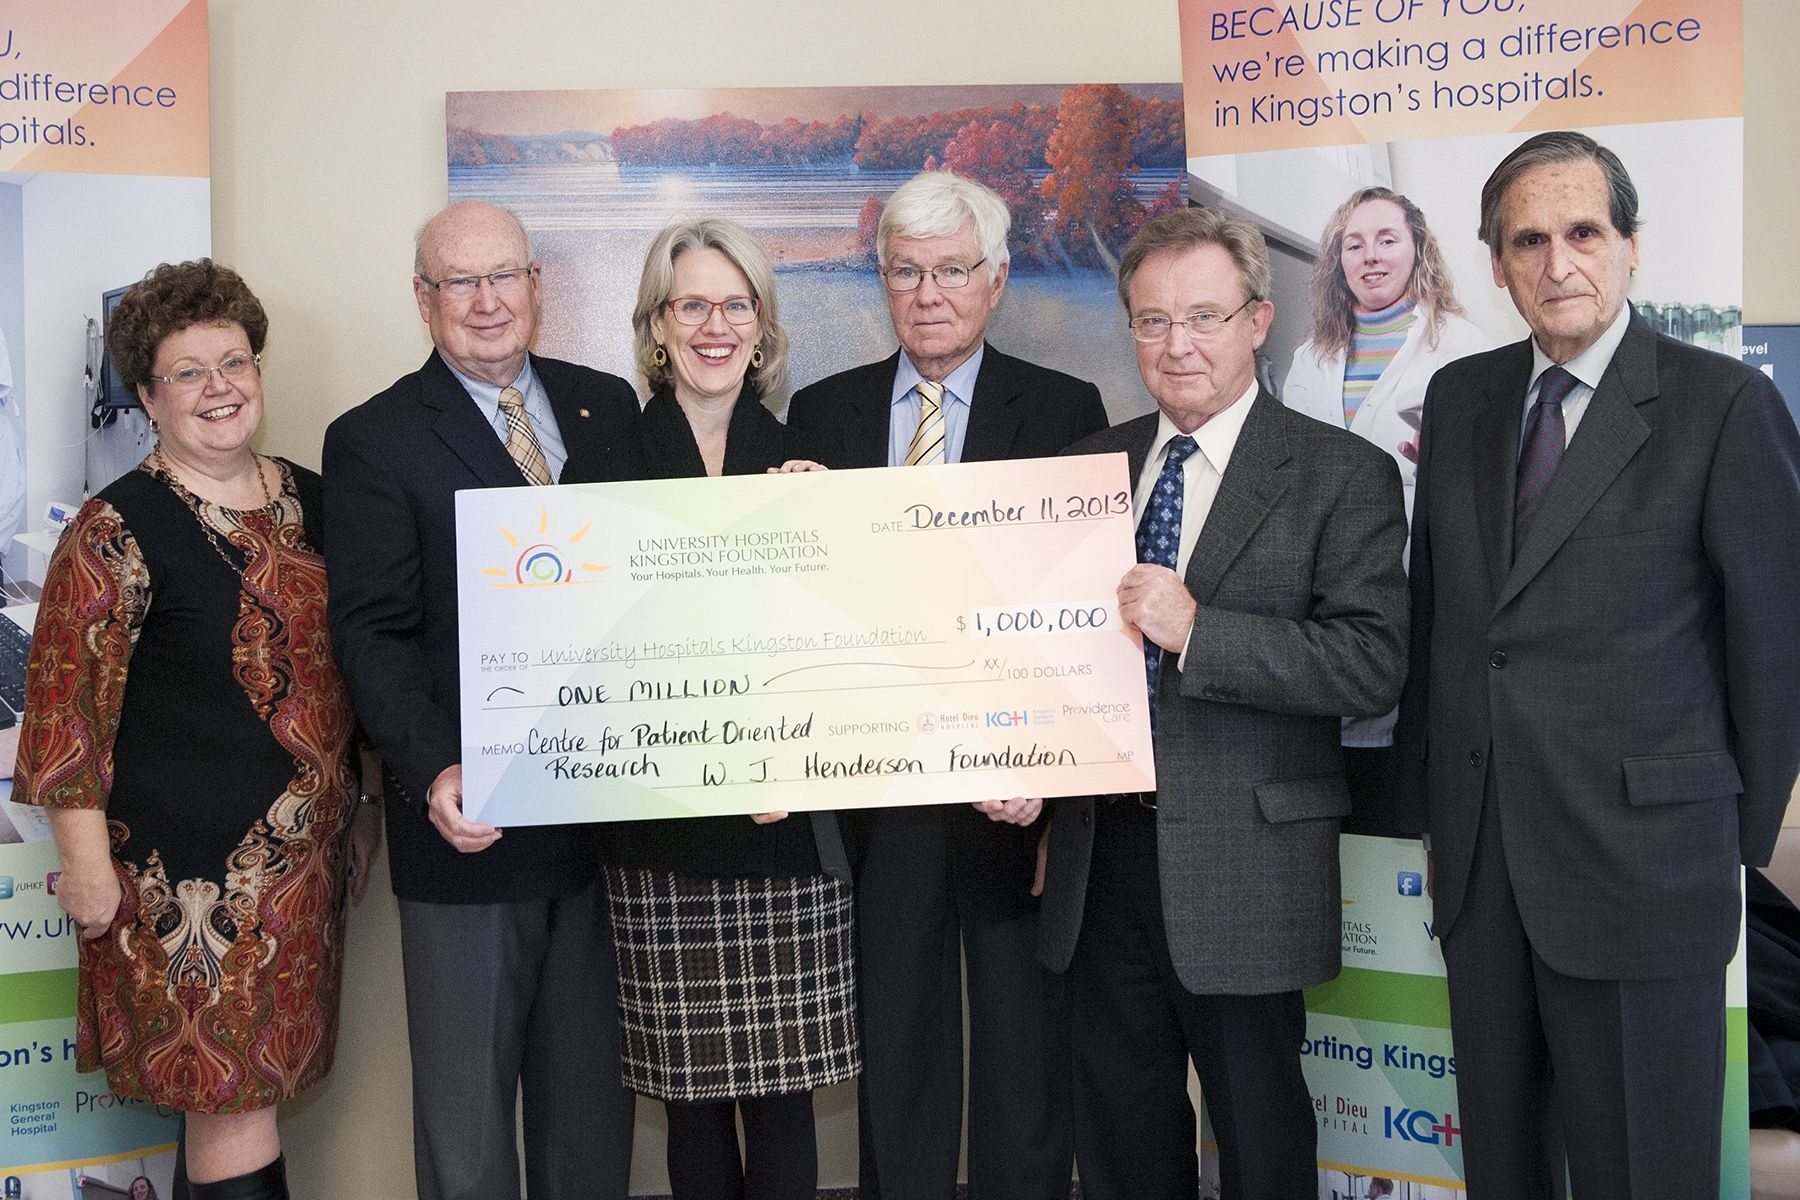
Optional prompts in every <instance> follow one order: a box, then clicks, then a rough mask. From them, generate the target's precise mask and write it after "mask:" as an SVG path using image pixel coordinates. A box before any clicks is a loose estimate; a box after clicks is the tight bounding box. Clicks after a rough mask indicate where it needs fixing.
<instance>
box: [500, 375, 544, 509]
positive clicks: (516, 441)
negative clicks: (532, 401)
mask: <svg viewBox="0 0 1800 1200" xmlns="http://www.w3.org/2000/svg"><path fill="white" fill-rule="evenodd" d="M500 412H501V414H502V415H503V416H505V418H506V452H507V453H508V454H510V455H512V460H513V461H514V462H516V463H518V464H519V471H520V473H522V474H523V475H524V476H525V478H526V479H528V480H529V481H531V482H532V483H535V484H537V485H538V486H539V487H543V486H544V485H545V484H547V483H549V482H550V464H549V463H547V462H545V461H544V448H543V447H542V446H540V445H538V440H537V433H536V432H535V431H534V430H533V429H532V428H531V418H530V417H527V416H526V415H525V396H524V394H523V393H522V392H520V391H519V389H518V388H510V387H509V388H501V389H500Z"/></svg>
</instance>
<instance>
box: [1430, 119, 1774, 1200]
mask: <svg viewBox="0 0 1800 1200" xmlns="http://www.w3.org/2000/svg"><path fill="white" fill-rule="evenodd" d="M1637 208H1638V204H1637V192H1636V189H1635V188H1634V187H1633V186H1632V183H1631V178H1630V176H1629V175H1627V173H1626V171H1625V167H1624V165H1623V164H1622V163H1621V162H1620V161H1619V159H1618V158H1617V156H1615V155H1614V154H1613V153H1612V152H1611V151H1609V150H1607V149H1605V148H1604V147H1602V146H1600V145H1598V144H1596V143H1595V142H1594V141H1593V140H1592V139H1591V138H1588V137H1586V136H1584V135H1582V134H1578V133H1567V132H1556V133H1546V134H1540V135H1538V136H1537V137H1534V138H1532V139H1531V140H1529V141H1527V142H1525V143H1524V144H1522V145H1521V146H1520V147H1519V148H1518V149H1516V150H1514V151H1513V152H1512V154H1510V155H1508V156H1507V158H1506V159H1505V160H1504V161H1503V162H1501V164H1500V165H1499V167H1497V168H1496V169H1495V171H1494V173H1493V175H1492V176H1491V177H1490V178H1489V179H1488V181H1487V184H1486V186H1485V187H1484V188H1483V189H1482V195H1481V237H1482V240H1483V241H1485V242H1486V243H1487V246H1488V249H1489V251H1490V252H1491V254H1492V260H1493V269H1494V282H1495V283H1496V284H1498V285H1499V286H1502V287H1505V288H1506V289H1507V290H1508V291H1509V292H1511V294H1512V300H1513V304H1514V305H1515V306H1516V307H1517V308H1518V310H1519V313H1520V315H1521V316H1523V317H1524V318H1525V321H1526V324H1528V325H1529V326H1530V327H1531V337H1530V338H1528V339H1527V340H1525V341H1522V342H1519V343H1517V344H1515V345H1511V346H1506V347H1504V348H1502V349H1499V350H1494V351H1490V352H1488V353H1485V354H1479V355H1475V356H1474V357H1471V358H1465V359H1462V360H1461V361H1459V362H1456V363H1453V364H1451V365H1450V366H1448V367H1445V368H1444V369H1443V370H1442V371H1440V372H1439V373H1438V376H1437V377H1436V378H1435V379H1434V380H1433V381H1432V384H1431V389H1430V391H1429V392H1428V393H1427V398H1426V402H1425V414H1426V415H1425V427H1424V431H1423V434H1422V436H1421V438H1420V464H1419V465H1420V471H1419V479H1420V483H1419V493H1418V501H1417V504H1416V506H1415V513H1416V524H1415V526H1414V531H1413V551H1412V569H1413V581H1412V594H1413V630H1412V656H1413V657H1412V677H1411V681H1410V683H1409V685H1408V690H1407V697H1406V703H1405V705H1404V707H1403V710H1402V718H1403V724H1404V726H1405V730H1406V740H1405V742H1404V744H1403V745H1404V748H1405V749H1406V750H1407V757H1408V766H1409V770H1410V773H1411V777H1412V781H1413V784H1414V792H1415V794H1417V793H1418V792H1419V791H1420V790H1421V789H1422V792H1423V796H1424V798H1425V801H1426V805H1427V807H1428V810H1429V829H1430V842H1429V845H1430V849H1431V857H1432V864H1433V868H1434V870H1433V875H1434V880H1433V884H1434V891H1433V896H1434V903H1435V916H1436V929H1437V932H1438V935H1439V936H1440V937H1441V938H1442V940H1443V949H1444V962H1445V965H1446V966H1447V968H1448V970H1449V978H1450V1018H1451V1030H1452V1033H1453V1035H1454V1036H1455V1039H1456V1055H1457V1093H1458V1097H1459V1100H1460V1104H1461V1114H1460V1115H1461V1123H1462V1127H1463V1130H1464V1133H1463V1137H1464V1139H1465V1140H1464V1143H1463V1163H1464V1170H1465V1173H1466V1176H1467V1181H1468V1187H1469V1194H1470V1196H1471V1197H1474V1198H1476V1200H1479V1198H1480V1197H1483V1196H1488V1197H1501V1196H1504V1197H1507V1200H1517V1198H1519V1197H1533V1196H1548V1195H1550V1194H1551V1185H1552V1177H1553V1175H1554V1174H1555V1173H1557V1172H1558V1171H1559V1170H1560V1164H1553V1163H1552V1162H1551V1161H1550V1160H1549V1157H1548V1156H1547V1155H1546V1153H1545V1151H1544V1145H1545V1142H1546V1139H1547V1138H1548V1137H1549V1135H1550V1132H1551V1127H1552V1123H1553V1122H1554V1121H1558V1120H1560V1123H1561V1128H1562V1132H1563V1135H1564V1140H1565V1142H1566V1150H1567V1155H1568V1166H1569V1171H1570V1175H1571V1177H1572V1181H1573V1190H1574V1194H1575V1195H1578V1196H1580V1197H1582V1200H1593V1198H1595V1197H1600V1198H1605V1197H1626V1196H1639V1197H1642V1196H1648V1195H1652V1194H1659V1195H1670V1196H1709V1195H1717V1194H1718V1188H1719V1152H1720V1143H1719V1133H1720V1110H1721V1102H1722V1090H1721V1089H1722V1087H1723V1079H1724V1067H1725V1057H1724V986H1725V982H1724V981H1725V977H1724V968H1725V964H1726V962H1727V961H1728V960H1729V959H1730V957H1731V954H1732V950H1733V947H1734V946H1735V945H1736V943H1737V928H1738V911H1739V907H1738V903H1739V902H1738V864H1739V863H1740V862H1743V863H1752V864H1761V863H1766V862H1768V860H1769V854H1770V852H1771V850H1772V849H1773V847H1774V845H1775V837H1776V833H1777V831H1778V829H1779V826H1780V824H1781V818H1782V813H1783V811H1784V810H1785V808H1786V807H1787V801H1788V794H1789V789H1790V788H1791V787H1792V786H1793V783H1794V775H1795V771H1796V768H1797V766H1800V703H1796V699H1795V696H1796V693H1795V690H1794V688H1795V683H1794V681H1795V679H1796V678H1800V639H1797V638H1796V637H1795V632H1794V631H1795V629H1796V627H1800V586H1797V584H1800V538H1797V537H1796V536H1795V530H1796V529H1800V440H1797V439H1796V434H1795V430H1794V423H1793V421H1792V419H1791V418H1790V417H1789V415H1788V412H1787V409H1786V407H1785V406H1784V405H1783V404H1782V401H1781V397H1780V396H1779V395H1777V394H1776V391H1775V388H1774V387H1773V385H1772V384H1770V382H1769V381H1768V380H1767V379H1766V378H1765V377H1763V376H1762V375H1760V374H1758V373H1756V372H1755V371H1752V370H1749V369H1748V368H1746V367H1744V366H1743V365H1742V364H1740V363H1739V362H1738V361H1737V360H1735V359H1732V358H1726V357H1724V356H1722V355H1717V354H1711V353H1708V352H1706V351H1702V350H1697V349H1694V348H1693V347H1690V346H1687V345H1684V344H1682V343H1680V342H1676V341H1674V340H1672V339H1670V338H1667V337H1662V336H1659V335H1657V334H1655V333H1652V332H1651V331H1650V330H1649V329H1647V328H1645V327H1644V325H1642V324H1641V323H1639V322H1637V321H1635V320H1634V319H1633V318H1632V315H1631V310H1630V307H1629V306H1628V305H1627V304H1626V302H1625V300H1626V292H1627V289H1628V288H1629V286H1630V282H1631V275H1632V272H1633V271H1634V270H1635V269H1636V267H1637V262H1638V239H1637V227H1638V216H1637ZM1551 1097H1554V1098H1555V1103H1554V1105H1553V1104H1552V1103H1551V1102H1550V1101H1551Z"/></svg>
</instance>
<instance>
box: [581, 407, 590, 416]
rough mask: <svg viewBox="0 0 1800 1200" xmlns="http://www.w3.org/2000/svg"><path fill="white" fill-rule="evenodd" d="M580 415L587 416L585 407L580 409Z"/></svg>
mask: <svg viewBox="0 0 1800 1200" xmlns="http://www.w3.org/2000/svg"><path fill="white" fill-rule="evenodd" d="M581 415H582V416H584V417H585V416H587V415H588V410H587V409H585V408H584V409H582V410H581Z"/></svg>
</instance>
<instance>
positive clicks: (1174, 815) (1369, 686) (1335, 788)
mask: <svg viewBox="0 0 1800 1200" xmlns="http://www.w3.org/2000/svg"><path fill="white" fill-rule="evenodd" d="M1252 404H1253V407H1252V408H1251V410H1250V412H1249V414H1248V415H1247V417H1246V419H1245V422H1244V428H1243V432H1242V433H1241V434H1240V435H1239V437H1238V442H1237V446H1236V448H1235V449H1234V450H1233V451H1232V456H1231V463H1230V465H1229V466H1228V467H1227V468H1226V471H1225V475H1224V478H1223V479H1222V480H1221V481H1220V485H1219V494H1218V497H1217V499H1216V500H1215V501H1214V502H1213V507H1212V511H1211V513H1210V514H1209V515H1208V516H1207V518H1206V524H1205V526H1204V527H1203V528H1202V529H1201V531H1200V537H1199V541H1198V542H1197V543H1196V544H1195V546H1194V552H1193V556H1192V557H1191V559H1190V560H1189V563H1188V569H1187V575H1186V583H1187V587H1188V590H1189V591H1190V592H1192V593H1193V595H1194V599H1195V600H1196V601H1197V602H1198V603H1199V609H1198V611H1197V612H1196V614H1195V617H1194V629H1193V632H1192V634H1191V635H1190V636H1189V639H1188V646H1187V669H1186V670H1185V671H1181V670H1177V669H1176V661H1177V656H1176V655H1174V654H1169V653H1167V652H1165V654H1164V658H1163V670H1162V674H1161V677H1160V683H1159V689H1160V690H1159V694H1158V698H1157V730H1156V741H1155V748H1156V781H1157V793H1156V795H1157V813H1156V831H1157V855H1158V870H1159V873H1160V882H1161V888H1162V901H1163V917H1164V921H1165V923H1166V925H1167V927H1168V938H1169V953H1170V956H1171V957H1172V958H1173V960H1174V963H1175V969H1176V972H1177V974H1178V975H1179V976H1180V978H1181V982H1182V985H1183V986H1184V987H1186V988H1187V989H1188V990H1189V991H1192V992H1196V993H1209V994H1221V993H1223V994H1237V995H1252V994H1260V993H1267V992H1277V991H1288V990H1291V989H1294V988H1301V987H1308V986H1311V985H1312V984H1316V983H1321V982H1323V981H1325V980H1327V979H1330V978H1332V977H1333V976H1334V975H1336V974H1337V971H1338V948H1339V939H1340V931H1339V920H1340V913H1341V908H1342V897H1341V893H1340V889H1339V884H1338V823H1339V821H1340V820H1341V819H1342V817H1343V816H1344V815H1345V814H1346V813H1348V812H1349V811H1350V795H1349V792H1348V790H1347V789H1346V787H1345V783H1344V764H1343V755H1342V751H1341V749H1340V748H1339V744H1338V742H1339V719H1340V718H1342V717H1345V716H1374V715H1376V714H1378V713H1382V712H1386V711H1387V710H1388V709H1389V708H1390V707H1392V705H1393V703H1394V701H1395V700H1396V699H1397V698H1398V697H1399V695H1400V686H1401V682H1402V680H1403V679H1404V677H1405V672H1406V621H1407V616H1406V575H1405V572H1404V570H1403V568H1402V567H1401V559H1400V554H1401V548H1402V547H1403V546H1404V545H1405V544H1406V511H1405V506H1404V504H1403V502H1402V500H1401V489H1400V475H1399V472H1398V471H1397V470H1396V469H1395V467H1394V462H1393V460H1392V459H1391V458H1389V457H1388V456H1387V455H1386V454H1385V453H1383V452H1382V451H1381V450H1380V449H1378V448H1377V447H1375V446H1371V445H1370V444H1368V443H1367V442H1365V441H1363V440H1362V439H1361V438H1359V437H1356V436H1355V435H1353V434H1350V433H1347V432H1346V431H1344V430H1342V429H1336V428H1333V427H1331V426H1329V425H1326V424H1324V423H1323V422H1320V421H1315V420H1313V419H1312V418H1311V417H1306V416H1302V415H1300V414H1298V413H1295V412H1292V411H1290V410H1289V409H1287V408H1284V407H1283V406H1282V405H1281V403H1280V402H1279V401H1277V400H1276V399H1275V398H1274V397H1273V396H1270V395H1269V394H1268V393H1266V392H1264V393H1261V394H1259V395H1258V396H1257V397H1256V399H1255V400H1254V401H1253V402H1252ZM1156 427H1157V418H1156V414H1154V413H1152V414H1150V415H1149V416H1145V417H1139V418H1138V419H1136V420H1133V421H1127V422H1126V423H1124V424H1123V425H1116V426H1114V427H1113V428H1111V429H1108V430H1105V431H1103V432H1101V433H1099V434H1096V435H1094V436H1093V437H1090V438H1088V439H1086V440H1085V441H1083V442H1081V443H1079V444H1077V445H1075V446H1072V447H1070V449H1069V453H1071V454H1100V453H1107V452H1113V451H1119V450H1123V451H1125V452H1126V453H1127V454H1129V455H1130V458H1131V471H1132V478H1133V479H1134V480H1135V479H1136V478H1137V476H1138V473H1139V472H1141V471H1142V470H1143V466H1144V462H1145V460H1146V458H1147V457H1148V456H1149V454H1150V453H1151V450H1152V447H1151V445H1150V442H1151V440H1152V439H1153V438H1154V437H1155V436H1156ZM1094 804H1095V802H1094V800H1092V799H1080V800H1065V801H1055V802H1053V805H1052V810H1053V811H1052V818H1051V831H1050V859H1049V865H1048V870H1047V874H1046V880H1045V887H1044V908H1043V924H1042V936H1041V940H1040V957H1041V958H1042V959H1043V961H1044V964H1045V965H1046V966H1048V967H1050V969H1052V970H1055V971H1062V970H1066V969H1067V967H1068V965H1069V960H1070V958H1071V957H1072V956H1073V954H1074V952H1075V942H1076V939H1077V938H1078V936H1079V935H1080V931H1081V916H1082V908H1083V904H1084V902H1085V900H1086V897H1087V875H1088V863H1089V856H1090V853H1091V850H1092V846H1093V832H1094V827H1093V821H1094Z"/></svg>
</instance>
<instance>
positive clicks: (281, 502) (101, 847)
mask: <svg viewBox="0 0 1800 1200" xmlns="http://www.w3.org/2000/svg"><path fill="white" fill-rule="evenodd" d="M267 333H268V319H267V317H266V316H265V315H264V313H263V308H262V305H261V304H260V303H259V302H258V301H257V299H256V297H255V296H254V295H252V294H251V292H250V289H249V288H248V287H246V286H245V285H244V281H243V280H242V279H241V278H239V276H238V274H237V273H236V272H235V271H232V270H230V269H229V268H226V267H221V266H218V265H217V264H215V263H213V262H212V261H210V260H207V259H201V260H199V261H196V262H187V263H179V264H174V265H171V264H168V263H165V264H163V265H162V266H159V267H157V268H156V269H155V270H154V271H152V272H151V273H150V274H149V275H147V276H146V277H145V278H144V280H143V282H141V283H139V284H138V285H136V286H135V287H133V288H132V289H131V290H130V291H129V292H127V293H126V295H125V297H124V298H123V299H122V300H121V301H120V302H119V306H118V308H117V310H116V311H115V312H114V314H113V319H112V322H111V328H110V330H109V331H108V335H107V336H108V350H109V351H110V353H111V356H112V362H113V366H114V367H115V369H116V370H117V371H118V373H119V376H120V377H121V378H122V379H123V380H124V381H125V383H126V385H127V386H128V387H131V388H134V389H135V390H136V392H137V395H138V398H139V400H140V401H141V402H142V403H143V406H144V410H145V412H146V413H147V414H148V415H149V417H150V424H151V429H152V430H154V431H155V433H156V435H157V439H158V440H157V443H156V447H155V449H153V450H152V451H151V452H150V455H149V457H148V458H146V459H145V460H144V461H143V462H142V463H141V464H139V466H138V468H137V469H136V470H133V471H128V472H127V473H126V474H125V475H124V476H123V477H121V478H120V479H119V480H117V481H116V482H114V483H113V484H111V485H110V486H108V487H106V488H105V489H104V490H102V491H101V492H100V493H99V494H98V495H96V496H95V497H94V498H93V499H91V500H89V501H88V502H87V503H86V504H84V505H83V506H82V508H81V511H80V513H79V514H77V516H76V518H75V521H74V523H73V524H72V525H71V526H70V528H69V529H68V531H67V532H66V533H64V535H63V538H62V541H61V543H60V544H59V545H58V547H57V550H56V554H55V555H54V557H53V558H52V559H51V561H50V566H49V570H48V572H47V574H46V577H45V580H44V592H43V601H42V604H41V606H40V608H39V610H38V623H37V631H36V633H35V635H34V636H33V639H32V647H31V662H30V667H29V671H28V674H27V679H26V698H25V719H24V723H23V731H22V734H21V738H20V746H19V760H18V764H17V772H16V779H15V783H14V793H13V798H14V799H15V800H19V801H22V802H24V803H28V804H39V805H43V806H44V807H45V808H46V809H47V810H48V812H49V815H50V825H51V830H52V832H53V833H54V835H55V837H56V844H57V849H58V851H59V852H60V853H61V855H62V864H63V871H62V876H61V878H60V880H59V881H58V887H57V892H56V896H57V901H58V903H60V904H61V905H62V907H63V910H64V911H65V912H67V913H68V914H69V915H70V916H71V917H72V918H73V919H74V921H75V923H76V924H77V925H78V926H79V927H80V931H81V937H82V941H81V962H80V972H79V975H78V985H77V1007H76V1030H77V1055H78V1059H79V1065H80V1067H81V1069H82V1070H87V1071H92V1070H96V1069H99V1068H102V1067H104V1068H105V1070H106V1074H107V1080H108V1083H109V1085H110V1086H111V1088H112V1090H113V1091H115V1092H117V1093H118V1094H119V1095H121V1096H124V1097H128V1098H131V1099H139V1100H145V1101H149V1102H151V1103H155V1104H159V1105H165V1106H167V1107H170V1108H174V1109H178V1110H180V1111H181V1112H182V1113H184V1114H185V1117H186V1122H185V1173H186V1176H187V1179H188V1180H189V1182H190V1185H191V1188H190V1194H191V1195H192V1196H193V1198H194V1200H278V1198H281V1197H286V1196H287V1194H288V1192H287V1185H286V1181H285V1174H284V1163H283V1159H282V1157H281V1144H280V1140H279V1138H278V1136H277V1134H276V1129H275V1105H276V1104H277V1103H278V1102H280V1101H282V1100H285V1099H288V1098H289V1097H291V1096H293V1095H295V1094H296V1093H298V1092H300V1091H301V1090H302V1089H304V1088H306V1087H307V1086H308V1085H310V1084H312V1083H314V1082H316V1081H317V1080H319V1079H320V1078H321V1077H323V1076H324V1074H325V1072H326V1071H328V1070H329V1069H330V1067H331V1060H332V1052H333V1048H334V1045H335V1042H336V1035H337V998H338V980H339V973H340V968H341V966H342V962H343V956H342V951H343V906H344V898H345V895H346V892H347V891H349V890H351V885H352V879H353V878H354V881H355V884H356V885H357V887H356V889H355V890H357V891H360V884H361V882H362V879H363V877H364V875H365V873H366V872H365V868H366V867H367V865H368V861H369V856H370V855H371V854H372V853H373V850H374V844H375V840H376V837H377V836H378V830H379V826H378V824H377V823H376V822H377V820H378V818H377V816H376V809H375V808H374V807H373V806H372V805H368V804H362V805H359V804H358V803H357V794H356V788H355V783H356V776H355V773H354V772H353V770H352V765H351V756H350V744H351V733H352V729H353V722H352V718H351V713H350V704H349V700H348V698H347V697H346V694H345V691H344V687H343V684H342V682H341V681H340V680H339V678H338V674H337V668H336V666H335V665H334V663H333V661H332V657H331V646H330V642H329V639H328V635H327V632H326V625H325V568H324V559H323V558H322V557H321V556H320V549H319V523H318V513H319V480H318V476H316V475H314V474H313V473H312V472H310V471H307V470H304V469H302V468H300V467H297V466H295V465H294V464H292V463H289V462H286V461H285V460H282V459H275V458H268V457H265V456H263V455H261V454H258V453H256V451H255V450H254V449H253V448H252V446H251V440H252V439H253V438H254V437H255V435H256V431H257V428H258V426H259V425H260V424H261V422H262V411H263V394H262V374H261V361H262V349H263V342H264V339H265V338H266V336H267Z"/></svg>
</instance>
